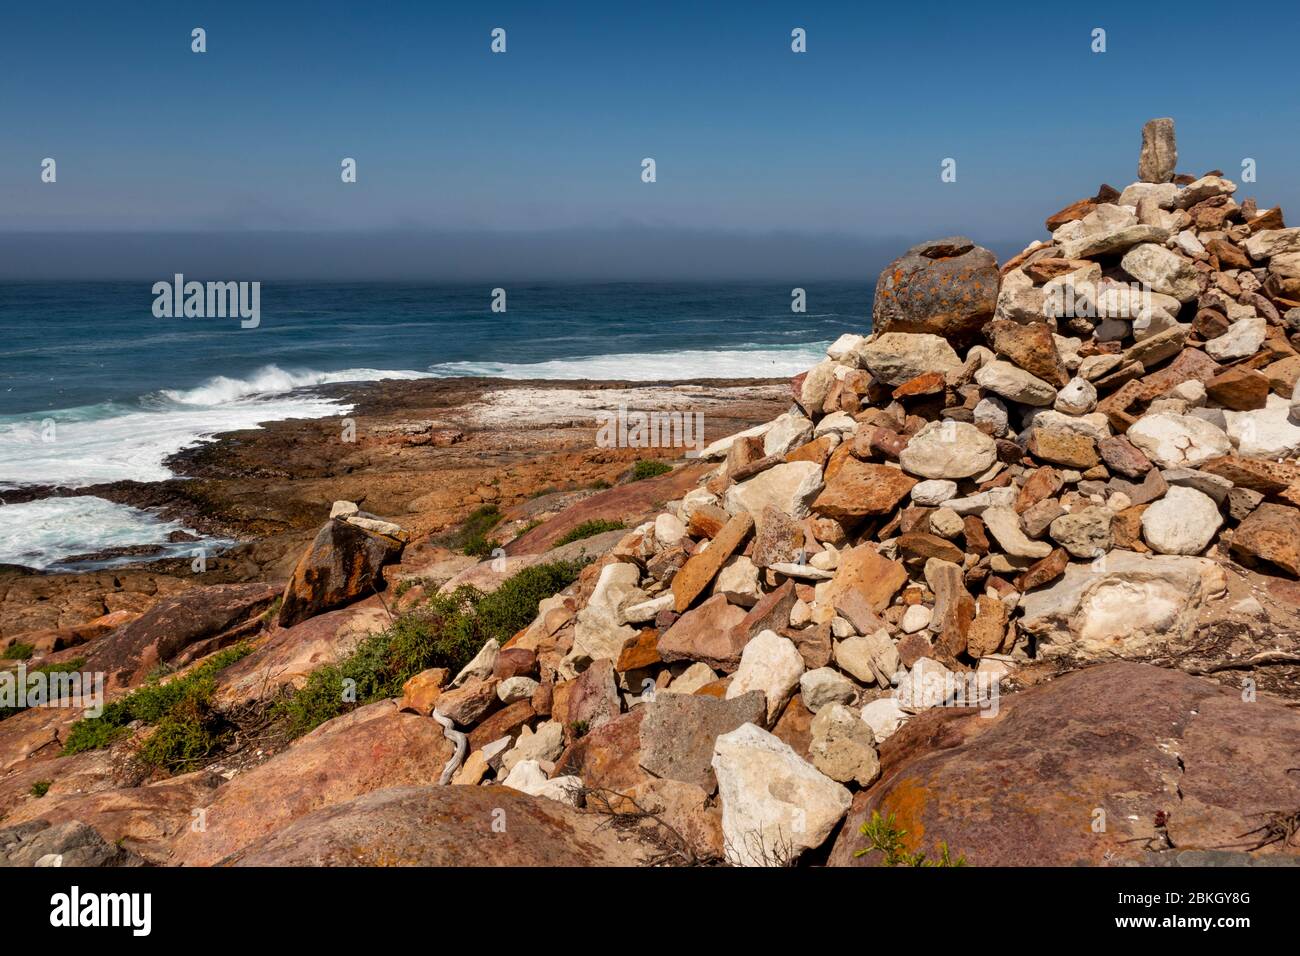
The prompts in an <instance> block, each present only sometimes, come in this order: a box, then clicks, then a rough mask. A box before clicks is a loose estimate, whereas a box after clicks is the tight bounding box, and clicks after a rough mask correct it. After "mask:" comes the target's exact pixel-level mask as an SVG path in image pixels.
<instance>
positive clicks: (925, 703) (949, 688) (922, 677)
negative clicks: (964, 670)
mask: <svg viewBox="0 0 1300 956" xmlns="http://www.w3.org/2000/svg"><path fill="white" fill-rule="evenodd" d="M955 692H956V685H955V682H954V680H953V675H952V671H950V670H948V668H946V667H944V666H943V665H942V664H940V663H939V662H938V661H935V660H931V659H930V658H928V657H922V658H920V659H919V660H918V661H917V662H916V663H915V664H913V665H912V669H911V670H910V671H909V672H908V674H907V677H905V678H904V679H903V680H901V681H900V682H899V684H898V687H897V689H895V691H894V700H895V701H897V703H898V706H899V708H901V709H902V710H905V711H907V712H908V713H910V714H918V713H920V712H921V711H923V710H929V709H930V708H931V707H942V706H943V705H944V704H945V703H947V702H948V701H949V700H950V699H951V698H952V697H953V695H954V693H955Z"/></svg>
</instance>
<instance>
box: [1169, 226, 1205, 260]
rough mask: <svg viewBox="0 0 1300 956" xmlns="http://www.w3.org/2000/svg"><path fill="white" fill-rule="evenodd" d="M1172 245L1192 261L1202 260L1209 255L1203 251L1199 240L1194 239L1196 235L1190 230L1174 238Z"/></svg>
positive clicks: (1203, 248) (1203, 247)
mask: <svg viewBox="0 0 1300 956" xmlns="http://www.w3.org/2000/svg"><path fill="white" fill-rule="evenodd" d="M1174 244H1175V245H1176V246H1178V248H1179V249H1181V250H1182V251H1183V252H1184V253H1186V254H1187V255H1188V256H1190V257H1191V258H1193V259H1204V258H1206V257H1207V256H1208V255H1209V253H1207V252H1206V251H1205V246H1204V245H1202V244H1201V240H1200V239H1197V238H1196V233H1194V232H1192V231H1191V230H1190V229H1184V230H1183V231H1182V232H1180V233H1179V234H1178V235H1176V236H1174Z"/></svg>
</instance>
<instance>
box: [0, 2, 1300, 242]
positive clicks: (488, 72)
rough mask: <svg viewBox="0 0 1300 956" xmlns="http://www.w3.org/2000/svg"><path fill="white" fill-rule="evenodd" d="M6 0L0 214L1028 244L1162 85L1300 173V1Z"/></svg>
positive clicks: (1119, 144)
mask: <svg viewBox="0 0 1300 956" xmlns="http://www.w3.org/2000/svg"><path fill="white" fill-rule="evenodd" d="M7 6H8V9H6V10H5V12H4V14H3V18H4V19H3V26H2V28H0V76H2V77H3V81H0V117H2V120H0V125H2V128H3V135H2V140H0V142H2V146H0V231H10V232H12V231H56V232H57V231H69V232H86V231H98V230H113V231H117V230H128V231H137V230H138V231H175V230H180V231H188V230H245V229H248V230H266V229H270V230H303V231H312V232H320V231H324V232H331V231H349V230H392V229H405V230H438V231H444V232H445V231H450V232H455V231H458V230H463V231H475V232H477V231H483V230H487V231H496V230H501V231H532V230H579V231H581V230H620V229H632V228H641V229H661V230H697V231H700V230H702V231H708V232H713V231H717V232H730V233H744V234H748V235H766V234H773V233H798V234H810V235H819V234H846V235H848V236H854V237H867V238H873V237H895V236H906V237H924V236H928V235H937V234H949V233H954V232H965V233H967V234H969V235H971V236H972V237H974V238H976V239H977V240H985V241H989V242H993V241H995V240H1006V239H1008V238H1014V239H1015V240H1016V241H1017V242H1019V241H1024V242H1027V241H1028V240H1030V239H1032V238H1036V237H1039V236H1040V235H1041V233H1042V220H1043V218H1044V217H1045V216H1046V215H1047V214H1049V213H1051V212H1053V211H1055V210H1056V209H1057V208H1059V207H1060V206H1062V205H1064V204H1066V203H1067V202H1070V201H1073V200H1074V199H1077V198H1079V197H1080V196H1083V195H1088V194H1091V193H1092V192H1093V191H1094V190H1095V188H1096V186H1097V185H1098V184H1099V183H1100V182H1101V181H1103V180H1104V181H1108V182H1110V183H1112V184H1113V185H1115V186H1117V187H1121V188H1122V187H1123V186H1124V185H1125V184H1126V183H1128V182H1130V181H1131V180H1132V179H1133V178H1134V176H1135V167H1136V160H1137V152H1138V144H1139V131H1140V128H1141V125H1142V122H1143V121H1144V120H1146V119H1148V118H1150V117H1153V116H1164V115H1169V116H1173V117H1174V118H1175V121H1176V124H1177V131H1178V142H1179V148H1180V164H1179V165H1180V168H1181V169H1184V170H1186V171H1189V172H1193V173H1201V172H1204V171H1205V170H1208V169H1211V168H1215V167H1218V168H1222V169H1223V170H1224V171H1225V172H1226V173H1227V174H1228V175H1229V176H1230V177H1234V178H1236V177H1237V176H1238V175H1239V173H1240V163H1241V161H1242V159H1243V158H1245V157H1250V158H1253V159H1255V160H1256V162H1257V164H1258V183H1257V184H1255V185H1254V186H1253V187H1248V189H1247V190H1246V191H1244V192H1243V193H1242V194H1243V195H1245V194H1246V193H1247V192H1248V193H1251V194H1255V195H1257V196H1258V197H1259V199H1260V201H1261V205H1263V204H1269V205H1272V204H1275V203H1281V204H1283V205H1284V206H1290V207H1292V208H1294V207H1295V206H1296V201H1297V199H1298V198H1300V177H1297V175H1296V174H1297V171H1298V170H1300V162H1297V159H1300V156H1298V155H1297V153H1298V151H1300V104H1298V102H1297V92H1298V91H1297V84H1296V82H1295V76H1294V64H1295V52H1294V51H1295V49H1296V48H1297V43H1300V13H1298V12H1297V10H1300V7H1297V6H1296V5H1295V4H1294V3H1290V4H1284V3H1276V4H1273V3H1251V4H1249V5H1246V6H1243V7H1240V8H1239V9H1236V10H1235V12H1231V13H1230V12H1227V11H1226V10H1225V8H1224V7H1223V6H1222V5H1221V4H1209V3H1194V2H1187V3H1182V4H1179V5H1178V6H1177V7H1176V8H1174V7H1169V6H1166V5H1155V4H1151V5H1140V6H1138V5H1132V4H1122V3H1115V4H1105V3H1101V4H1087V5H1044V4H1041V3H1032V4H1031V3H1025V4H1015V3H1006V4H1001V3H1000V4H996V5H993V4H987V5H986V4H970V3H952V4H946V3H936V2H930V3H908V4H888V5H879V6H877V5H875V4H870V5H869V4H865V3H818V4H790V3H761V2H760V3H743V4H742V3H735V4H731V3H727V4H701V3H662V2H648V3H641V4H633V3H617V4H615V3H591V4H587V3H562V2H555V3H546V4H540V3H536V2H531V3H518V4H491V3H463V4H447V3H437V2H430V0H419V2H391V3H383V2H375V3H362V2H352V3H337V2H313V3H265V2H263V3H245V2H231V0H223V2H220V3H184V2H175V0H171V2H131V3H126V2H118V3H109V2H104V0H98V2H71V3H62V4H59V5H57V7H51V6H49V5H40V4H22V5H19V4H9V5H7ZM195 26H202V27H204V28H205V29H206V30H207V33H208V52H207V53H206V54H202V55H199V54H194V53H191V52H190V30H191V28H193V27H195ZM796 26H798V27H804V28H805V29H806V30H807V33H808V52H807V53H806V54H794V53H792V52H791V50H790V31H791V29H792V28H793V27H796ZM493 27H502V28H504V29H506V30H507V36H508V52H507V53H505V54H503V55H493V54H492V53H491V52H490V51H489V40H490V37H489V32H490V31H491V29H492V28H493ZM1094 27H1102V28H1104V29H1106V31H1107V47H1108V49H1107V52H1106V53H1104V54H1094V53H1092V52H1091V50H1090V43H1091V37H1090V34H1091V31H1092V29H1093V28H1094ZM46 156H52V157H55V158H56V159H57V161H58V175H59V181H58V183H57V184H55V185H53V186H51V185H46V184H42V183H40V182H39V178H38V177H39V164H40V161H41V159H42V158H43V157H46ZM345 156H350V157H355V158H356V160H357V161H358V168H359V182H358V183H356V184H355V185H344V184H342V183H341V182H340V180H339V162H340V160H341V159H342V158H343V157H345ZM646 156H651V157H654V158H655V160H656V162H657V165H658V182H656V183H654V184H645V183H642V182H641V180H640V162H641V159H642V158H643V157H646ZM945 157H953V158H955V159H956V160H957V173H958V175H957V181H956V182H955V183H943V182H941V181H940V178H939V164H940V162H941V160H942V159H944V158H945Z"/></svg>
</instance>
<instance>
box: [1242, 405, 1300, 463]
mask: <svg viewBox="0 0 1300 956" xmlns="http://www.w3.org/2000/svg"><path fill="white" fill-rule="evenodd" d="M1265 402H1266V404H1265V405H1264V407H1263V408H1257V409H1255V410H1254V411H1250V412H1225V413H1224V417H1225V418H1226V419H1227V424H1228V437H1229V438H1231V439H1232V441H1233V442H1235V443H1236V445H1237V451H1238V452H1239V453H1240V454H1242V455H1246V456H1248V457H1251V458H1272V459H1274V460H1276V459H1278V458H1293V457H1295V456H1296V455H1298V454H1300V425H1297V424H1296V422H1294V421H1292V419H1291V402H1290V401H1288V400H1287V399H1285V398H1283V397H1282V396H1280V395H1269V396H1268V398H1267V399H1266V400H1265Z"/></svg>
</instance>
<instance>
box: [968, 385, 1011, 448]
mask: <svg viewBox="0 0 1300 956" xmlns="http://www.w3.org/2000/svg"><path fill="white" fill-rule="evenodd" d="M973 414H974V421H975V424H976V425H991V426H992V427H993V436H994V437H995V438H1002V437H1004V436H1005V435H1006V433H1007V426H1008V424H1009V423H1010V421H1009V416H1008V415H1007V406H1006V405H1004V404H1003V403H1002V400H1001V399H999V398H994V397H993V396H992V395H986V396H984V397H983V398H981V399H980V400H979V403H978V404H977V405H976V406H975V411H974V413H973Z"/></svg>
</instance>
